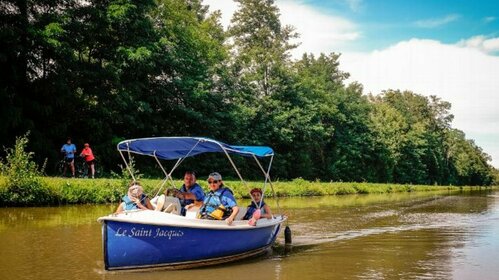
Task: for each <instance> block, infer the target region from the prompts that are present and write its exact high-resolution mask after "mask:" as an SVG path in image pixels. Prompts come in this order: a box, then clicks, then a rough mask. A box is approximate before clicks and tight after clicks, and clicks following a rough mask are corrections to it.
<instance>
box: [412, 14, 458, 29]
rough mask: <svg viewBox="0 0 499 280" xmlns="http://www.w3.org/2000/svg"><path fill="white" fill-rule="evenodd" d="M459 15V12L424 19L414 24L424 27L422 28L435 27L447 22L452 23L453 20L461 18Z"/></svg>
mask: <svg viewBox="0 0 499 280" xmlns="http://www.w3.org/2000/svg"><path fill="white" fill-rule="evenodd" d="M459 17H460V16H459V15H457V14H451V15H446V16H444V17H441V18H430V19H422V20H418V21H416V22H414V24H415V25H416V26H417V27H422V28H435V27H439V26H442V25H445V24H447V23H451V22H453V21H456V20H458V19H459Z"/></svg>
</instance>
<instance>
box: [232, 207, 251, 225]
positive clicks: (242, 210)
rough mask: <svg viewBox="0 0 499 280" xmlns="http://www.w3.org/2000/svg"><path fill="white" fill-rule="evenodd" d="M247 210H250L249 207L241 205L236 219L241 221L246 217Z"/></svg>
mask: <svg viewBox="0 0 499 280" xmlns="http://www.w3.org/2000/svg"><path fill="white" fill-rule="evenodd" d="M246 211H248V207H245V206H239V212H238V213H237V215H236V217H235V218H234V220H235V221H240V220H242V219H243V218H244V215H246Z"/></svg>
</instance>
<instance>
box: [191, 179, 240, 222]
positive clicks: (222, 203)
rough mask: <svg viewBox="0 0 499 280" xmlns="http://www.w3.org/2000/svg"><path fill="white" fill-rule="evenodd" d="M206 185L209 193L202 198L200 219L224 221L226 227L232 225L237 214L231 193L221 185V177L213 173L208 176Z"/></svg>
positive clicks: (237, 208) (237, 210) (237, 209)
mask: <svg viewBox="0 0 499 280" xmlns="http://www.w3.org/2000/svg"><path fill="white" fill-rule="evenodd" d="M208 184H209V186H210V191H209V192H208V193H207V194H206V196H205V198H204V203H203V207H202V208H201V211H200V215H201V218H202V219H214V220H225V221H226V222H227V224H228V225H230V224H232V222H233V221H234V218H235V217H236V215H237V213H238V212H239V207H237V203H236V199H235V198H234V195H233V194H232V191H231V190H230V189H228V188H226V187H225V186H224V185H223V182H222V175H220V174H219V173H218V172H213V173H211V174H210V176H208Z"/></svg>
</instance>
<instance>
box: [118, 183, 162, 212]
mask: <svg viewBox="0 0 499 280" xmlns="http://www.w3.org/2000/svg"><path fill="white" fill-rule="evenodd" d="M122 200H123V202H122V203H120V206H118V209H117V210H116V213H121V212H123V211H125V210H137V209H143V210H148V209H149V210H153V207H152V204H151V202H150V201H149V198H148V197H147V195H146V194H144V189H143V188H142V186H141V185H140V183H139V182H135V181H134V182H132V183H131V184H130V187H129V188H128V193H127V194H126V195H125V196H123V198H122Z"/></svg>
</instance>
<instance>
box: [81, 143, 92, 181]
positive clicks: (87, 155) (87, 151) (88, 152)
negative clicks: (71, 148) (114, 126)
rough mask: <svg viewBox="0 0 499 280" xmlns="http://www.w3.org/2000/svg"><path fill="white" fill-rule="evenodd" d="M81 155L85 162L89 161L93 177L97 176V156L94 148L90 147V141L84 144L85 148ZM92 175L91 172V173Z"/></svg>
mask: <svg viewBox="0 0 499 280" xmlns="http://www.w3.org/2000/svg"><path fill="white" fill-rule="evenodd" d="M80 156H81V157H83V158H84V159H85V162H86V163H87V165H88V167H89V170H88V171H90V172H89V173H91V174H92V178H95V157H94V153H92V149H90V145H89V144H88V143H85V145H83V150H82V151H81V154H80ZM89 176H90V174H89Z"/></svg>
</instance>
